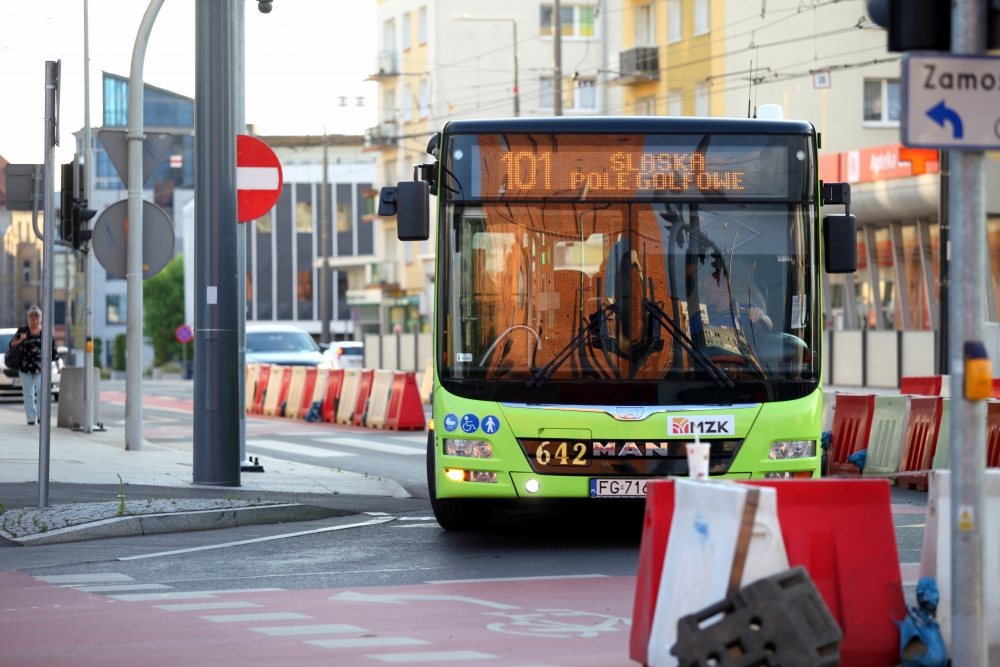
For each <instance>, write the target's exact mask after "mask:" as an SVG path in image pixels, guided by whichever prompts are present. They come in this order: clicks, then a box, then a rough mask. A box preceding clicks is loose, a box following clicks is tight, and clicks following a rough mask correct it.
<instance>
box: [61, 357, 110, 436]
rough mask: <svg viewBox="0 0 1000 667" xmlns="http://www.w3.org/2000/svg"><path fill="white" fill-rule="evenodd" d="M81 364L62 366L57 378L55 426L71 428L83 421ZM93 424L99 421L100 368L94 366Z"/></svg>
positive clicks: (82, 372) (82, 376)
mask: <svg viewBox="0 0 1000 667" xmlns="http://www.w3.org/2000/svg"><path fill="white" fill-rule="evenodd" d="M84 377H85V375H84V368H83V367H82V366H63V369H62V374H61V376H60V378H59V416H58V418H57V422H56V426H58V427H59V428H73V426H74V425H75V424H82V423H83V416H84V411H83V378H84ZM93 403H94V424H95V425H96V424H100V423H101V369H99V368H94V401H93Z"/></svg>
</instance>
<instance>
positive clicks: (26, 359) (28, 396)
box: [10, 306, 62, 426]
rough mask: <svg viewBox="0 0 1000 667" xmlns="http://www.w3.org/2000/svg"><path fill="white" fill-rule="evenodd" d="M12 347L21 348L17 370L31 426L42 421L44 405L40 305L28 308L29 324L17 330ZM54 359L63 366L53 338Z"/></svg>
mask: <svg viewBox="0 0 1000 667" xmlns="http://www.w3.org/2000/svg"><path fill="white" fill-rule="evenodd" d="M10 347H12V348H14V347H20V348H21V366H20V368H18V369H17V370H18V376H20V378H21V391H22V393H23V394H24V412H25V414H27V416H28V425H29V426H30V425H32V424H34V423H35V421H36V420H37V421H39V422H40V421H41V415H39V414H38V410H39V409H40V408H41V406H42V311H41V310H39V308H38V306H32V307H31V308H30V309H28V326H26V327H21V328H19V329H18V330H17V332H16V333H15V334H14V338H13V339H12V340H11V341H10ZM52 359H53V361H55V362H56V366H57V367H58V368H62V366H61V362H60V361H59V357H58V356H57V353H56V341H55V339H52ZM49 391H51V389H50V390H49Z"/></svg>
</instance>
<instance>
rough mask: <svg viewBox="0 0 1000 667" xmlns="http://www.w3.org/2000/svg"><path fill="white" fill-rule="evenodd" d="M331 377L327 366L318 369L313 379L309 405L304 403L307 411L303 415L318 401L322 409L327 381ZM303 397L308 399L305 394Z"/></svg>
mask: <svg viewBox="0 0 1000 667" xmlns="http://www.w3.org/2000/svg"><path fill="white" fill-rule="evenodd" d="M329 377H330V371H329V370H327V369H325V368H317V369H316V378H315V380H314V381H313V386H312V392H311V393H310V394H309V396H308V401H309V403H308V405H307V404H305V403H303V406H304V407H305V412H303V413H302V416H303V417H305V415H307V414H309V409H310V408H312V406H313V405H315V404H316V403H319V404H320V409H321V410H322V407H323V397H324V396H326V381H327V379H328V378H329ZM308 381H309V378H308V377H307V378H306V382H307V383H308ZM302 398H303V400H305V399H306V397H305V396H303V397H302Z"/></svg>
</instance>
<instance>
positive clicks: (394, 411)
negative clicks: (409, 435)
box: [385, 373, 427, 431]
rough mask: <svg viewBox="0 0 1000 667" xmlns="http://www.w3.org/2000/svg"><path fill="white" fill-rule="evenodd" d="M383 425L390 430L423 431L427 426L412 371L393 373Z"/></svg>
mask: <svg viewBox="0 0 1000 667" xmlns="http://www.w3.org/2000/svg"><path fill="white" fill-rule="evenodd" d="M385 427H386V428H387V429H389V430H392V431H423V430H424V429H425V428H426V427H427V419H426V418H425V417H424V407H423V405H421V403H420V394H419V393H418V392H417V379H416V376H415V375H414V374H413V373H394V374H393V376H392V392H391V393H390V394H389V412H388V415H387V416H386V419H385Z"/></svg>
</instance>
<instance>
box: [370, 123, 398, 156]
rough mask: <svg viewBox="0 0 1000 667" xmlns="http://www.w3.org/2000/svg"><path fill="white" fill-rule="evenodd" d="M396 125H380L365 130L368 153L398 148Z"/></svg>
mask: <svg viewBox="0 0 1000 667" xmlns="http://www.w3.org/2000/svg"><path fill="white" fill-rule="evenodd" d="M396 142H397V139H396V123H395V122H388V123H380V124H378V125H376V126H375V127H369V128H367V129H366V130H365V148H364V150H366V151H377V150H381V149H383V148H392V147H395V146H396Z"/></svg>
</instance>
